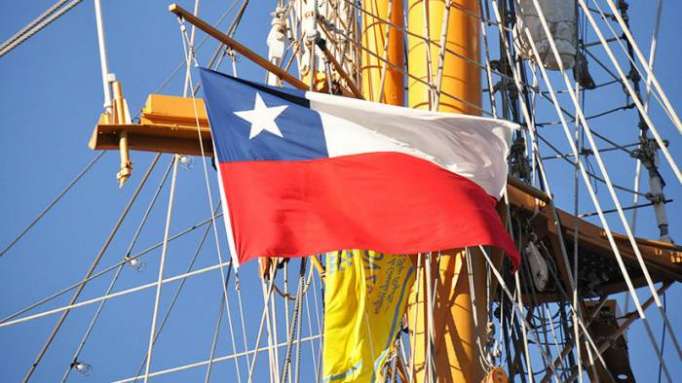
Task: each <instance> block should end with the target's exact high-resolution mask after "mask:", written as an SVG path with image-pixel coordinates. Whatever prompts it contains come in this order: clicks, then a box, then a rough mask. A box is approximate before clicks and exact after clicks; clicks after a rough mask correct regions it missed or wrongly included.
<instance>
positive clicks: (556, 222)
mask: <svg viewBox="0 0 682 383" xmlns="http://www.w3.org/2000/svg"><path fill="white" fill-rule="evenodd" d="M492 1H493V7H492V8H493V11H494V14H495V17H496V19H497V21H498V23H500V22H501V21H502V18H501V15H500V13H499V7H498V4H497V1H496V0H492ZM500 38H501V40H502V44H503V45H504V46H503V48H504V49H503V50H504V51H505V53H506V55H507V59H508V61H509V62H510V63H511V62H513V61H512V58H511V55H510V44H509V42H508V41H507V39H506V36H505V35H504V33H503V31H502V30H500ZM538 62H540V61H538ZM510 69H511V71H512V76H513V79H514V84H515V85H516V88H517V90H518V92H519V94H522V93H523V91H522V82H521V79H520V75H519V73H518V70H517V69H516V68H514V66H513V65H511V66H510ZM533 74H534V78H535V73H533ZM519 101H520V104H521V110H522V113H523V114H524V117H525V119H526V121H527V131H528V133H529V134H530V136H531V150H532V153H535V154H536V155H534V156H533V158H534V159H535V158H537V166H538V168H539V170H540V177H541V179H542V183H543V185H544V186H545V189H546V192H547V194H548V195H549V196H550V204H549V206H550V210H551V212H552V219H553V223H554V225H555V226H556V227H557V228H559V227H560V222H559V217H558V213H557V211H556V207H555V206H554V201H553V194H552V191H551V187H550V182H549V180H548V179H547V174H546V172H545V168H544V164H543V161H542V157H541V156H540V149H539V147H538V142H537V135H536V131H535V129H536V127H535V124H534V118H533V116H532V114H531V113H530V112H529V109H528V108H529V106H528V105H527V104H526V102H525V100H524V98H523V97H519ZM553 104H554V105H555V107H556V106H558V103H557V102H556V100H555V102H554V103H553ZM558 113H559V114H561V110H560V109H559V110H558ZM562 118H563V115H562ZM507 198H508V196H507V195H506V193H505V199H507ZM507 206H508V203H507ZM557 234H558V236H559V238H558V239H559V243H560V246H559V248H560V251H561V255H562V260H563V262H564V264H565V268H566V270H570V267H569V265H568V254H567V252H566V248H565V244H564V239H563V233H562V230H557ZM567 274H568V275H567V277H568V280H569V285H570V287H571V289H572V290H574V291H576V290H577V283H576V281H575V280H574V278H573V276H572V274H571V273H567ZM572 312H573V314H574V318H576V319H577V320H578V322H582V314H581V312H580V310H579V307H573V309H572ZM512 319H513V318H512ZM576 327H578V326H576ZM583 327H584V326H583ZM575 332H576V333H577V334H578V335H579V330H577V329H576V330H575ZM585 336H587V337H591V336H590V334H589V333H587V332H586V333H585Z"/></svg>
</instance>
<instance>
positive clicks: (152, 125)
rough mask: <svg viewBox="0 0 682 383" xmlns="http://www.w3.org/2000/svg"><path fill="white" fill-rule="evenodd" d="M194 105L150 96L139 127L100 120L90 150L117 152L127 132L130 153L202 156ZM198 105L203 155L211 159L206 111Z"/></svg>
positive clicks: (187, 100) (162, 96) (169, 97)
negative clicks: (122, 137)
mask: <svg viewBox="0 0 682 383" xmlns="http://www.w3.org/2000/svg"><path fill="white" fill-rule="evenodd" d="M193 103H194V101H193V100H192V99H191V98H183V97H176V96H165V95H159V94H151V95H149V97H148V98H147V102H146V103H145V106H144V108H143V109H142V113H141V114H140V122H139V123H136V124H133V123H129V122H128V123H125V122H121V123H117V122H116V121H112V119H109V118H108V117H107V116H106V115H102V116H100V119H99V121H98V123H97V126H96V127H95V130H94V131H93V133H92V135H91V137H90V141H89V143H88V146H89V147H90V148H91V149H93V150H117V149H119V136H120V135H121V134H123V133H124V132H125V134H126V136H127V145H128V147H129V149H130V150H141V151H149V152H166V153H178V154H189V155H200V154H201V149H200V146H199V140H197V118H196V116H195V113H194V105H193ZM196 103H197V104H196V105H197V115H198V120H199V129H200V132H201V138H202V140H203V142H204V154H206V155H212V153H213V148H212V143H211V132H210V130H209V126H208V116H207V114H206V107H205V105H204V101H203V100H201V99H196Z"/></svg>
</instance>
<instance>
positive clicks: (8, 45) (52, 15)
mask: <svg viewBox="0 0 682 383" xmlns="http://www.w3.org/2000/svg"><path fill="white" fill-rule="evenodd" d="M67 1H68V0H61V1H59V2H57V3H56V4H54V5H53V6H52V7H50V8H49V9H48V10H47V11H45V12H44V13H43V14H42V15H40V16H38V18H36V19H35V20H33V21H32V22H31V23H30V24H28V25H27V26H26V27H24V28H22V29H21V30H20V31H19V32H17V33H16V34H14V35H13V36H12V37H10V38H9V39H7V40H6V41H5V42H4V43H2V45H0V57H2V56H4V55H6V54H7V53H9V52H10V51H11V50H13V49H14V48H16V47H18V46H19V45H21V44H22V43H24V42H25V41H26V40H28V39H30V38H31V37H33V36H34V35H35V34H36V33H38V32H40V31H41V30H43V28H45V27H47V26H48V25H50V24H52V23H53V22H54V21H56V20H57V19H58V18H60V17H61V16H63V15H64V14H65V13H66V12H68V11H70V10H71V9H72V8H73V7H75V6H76V5H78V4H80V2H81V1H82V0H73V1H71V3H69V4H66V2H67Z"/></svg>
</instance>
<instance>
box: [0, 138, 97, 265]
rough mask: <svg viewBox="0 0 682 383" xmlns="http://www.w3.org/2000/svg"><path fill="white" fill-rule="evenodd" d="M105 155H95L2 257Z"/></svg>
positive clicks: (1, 253) (9, 245)
mask: <svg viewBox="0 0 682 383" xmlns="http://www.w3.org/2000/svg"><path fill="white" fill-rule="evenodd" d="M105 153H106V152H105V151H102V152H100V153H98V154H97V155H95V158H93V159H92V160H90V162H88V164H87V165H85V167H84V168H83V170H81V171H80V173H78V175H77V176H76V177H75V178H74V179H73V180H71V182H69V184H68V185H66V187H65V188H64V189H63V190H62V191H61V192H60V193H59V194H57V196H56V197H54V198H53V199H52V201H50V203H49V204H47V206H45V208H44V209H43V210H42V211H41V212H40V213H38V215H37V216H36V217H35V218H33V220H32V221H31V223H29V224H28V226H26V227H25V228H24V230H22V231H21V232H20V233H19V234H18V235H17V236H16V237H15V238H14V239H13V240H12V241H11V242H10V243H9V244H8V245H7V246H5V248H4V249H2V251H0V257H2V256H3V255H5V254H7V252H8V251H9V250H10V249H11V248H12V247H13V246H14V245H16V244H17V242H19V240H20V239H21V238H23V237H24V235H26V233H28V232H29V230H31V229H32V228H33V226H35V224H37V223H38V221H40V220H41V219H42V218H43V217H44V216H45V214H47V212H48V211H50V209H52V208H53V207H54V206H55V205H56V204H57V203H58V202H59V201H61V199H62V197H64V195H66V193H68V192H69V190H71V189H72V188H73V187H74V186H75V185H76V184H77V183H78V181H80V179H81V178H83V176H84V175H85V174H86V173H87V172H88V171H89V170H90V169H91V168H92V167H93V166H94V165H95V163H97V161H99V159H100V158H102V156H104V154H105Z"/></svg>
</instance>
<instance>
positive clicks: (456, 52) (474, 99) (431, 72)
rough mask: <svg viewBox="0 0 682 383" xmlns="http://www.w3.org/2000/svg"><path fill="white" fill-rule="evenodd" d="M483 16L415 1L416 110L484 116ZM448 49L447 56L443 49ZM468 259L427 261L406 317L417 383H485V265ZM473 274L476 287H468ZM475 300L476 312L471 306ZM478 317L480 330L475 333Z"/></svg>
mask: <svg viewBox="0 0 682 383" xmlns="http://www.w3.org/2000/svg"><path fill="white" fill-rule="evenodd" d="M478 15H480V10H479V1H478V0H431V1H426V0H410V1H409V3H408V8H407V20H408V29H409V31H410V32H411V34H410V35H408V38H407V44H408V63H409V65H408V73H409V74H410V76H414V77H417V78H419V79H421V80H423V81H424V82H426V83H427V84H431V87H429V86H427V85H426V84H423V83H421V82H418V81H417V80H415V79H413V78H410V80H409V83H408V86H409V89H408V103H409V106H410V107H412V108H419V109H435V107H436V105H438V107H437V109H438V110H439V111H444V112H458V113H466V114H479V113H480V105H481V84H480V76H481V73H480V69H479V67H478V65H477V64H475V62H478V61H479V57H480V46H479V34H480V26H479V22H480V20H479V19H478V18H477V17H478ZM412 34H414V35H412ZM415 35H416V36H415ZM419 36H421V37H425V38H426V39H423V38H420V37H419ZM442 41H444V42H445V49H441V48H440V46H441V44H442V43H441V42H442ZM465 58H466V59H465ZM467 59H469V60H472V61H473V62H471V61H468V60H467ZM438 93H440V96H438ZM470 258H471V261H472V262H471V264H472V267H471V269H472V270H469V269H468V267H467V264H466V258H465V252H464V251H463V250H461V249H460V250H454V251H452V252H451V254H449V255H446V256H441V257H440V260H439V261H436V257H432V264H431V265H430V269H431V270H432V271H431V275H430V276H429V275H427V273H426V270H427V267H426V263H425V257H422V264H421V265H420V267H419V268H418V269H419V270H420V271H421V272H420V274H419V275H417V281H418V282H417V283H415V286H414V288H413V291H412V294H411V297H410V299H411V301H410V306H409V309H408V320H409V321H410V330H411V335H412V337H411V349H412V350H413V352H414V355H413V358H414V359H413V374H414V377H415V380H416V381H417V382H428V381H431V379H432V378H433V379H435V380H436V381H438V382H481V381H482V380H483V379H484V377H485V372H484V370H483V368H482V366H481V363H480V361H479V352H478V347H477V346H476V340H477V338H478V339H481V336H482V335H483V334H484V329H485V321H486V319H485V318H486V317H487V302H485V301H484V299H485V293H484V292H485V263H484V258H483V256H482V255H481V254H477V253H476V251H471V257H470ZM469 272H471V273H472V274H473V281H474V286H471V285H470V283H469V276H468V273H469ZM436 273H437V277H436ZM427 283H431V286H434V287H435V288H434V289H433V291H432V292H431V294H435V300H434V302H435V304H434V305H433V310H430V309H429V308H430V307H431V305H428V304H426V297H427V292H428V289H427ZM472 292H473V293H475V294H474V296H475V298H476V306H475V307H473V306H472V304H471V302H472V301H471V299H472V295H471V294H472ZM474 310H476V313H475V314H476V315H477V318H478V319H479V320H478V326H475V325H474V317H473V315H474ZM429 315H432V317H429ZM428 323H431V324H432V325H431V326H427V324H428ZM429 342H430V344H431V346H429ZM428 359H430V361H431V364H430V365H429V363H427V360H428Z"/></svg>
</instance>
